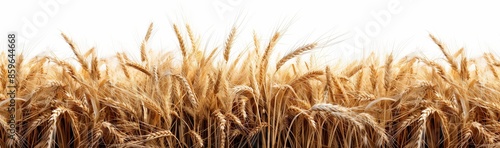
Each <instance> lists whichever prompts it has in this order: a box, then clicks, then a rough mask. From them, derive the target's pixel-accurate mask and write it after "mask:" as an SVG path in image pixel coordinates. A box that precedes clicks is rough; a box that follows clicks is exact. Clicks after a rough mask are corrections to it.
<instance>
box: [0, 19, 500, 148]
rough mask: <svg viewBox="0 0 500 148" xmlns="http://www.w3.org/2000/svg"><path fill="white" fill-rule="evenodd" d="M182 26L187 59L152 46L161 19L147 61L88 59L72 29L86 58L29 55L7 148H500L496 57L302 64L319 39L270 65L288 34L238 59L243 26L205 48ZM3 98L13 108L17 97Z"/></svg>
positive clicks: (20, 64) (20, 63) (1, 122)
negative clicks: (12, 135) (14, 131)
mask: <svg viewBox="0 0 500 148" xmlns="http://www.w3.org/2000/svg"><path fill="white" fill-rule="evenodd" d="M172 27H173V30H174V31H175V36H176V37H177V41H178V43H179V44H178V45H179V46H178V47H179V48H178V50H179V51H180V54H177V53H171V52H169V53H156V52H153V51H151V50H147V44H148V40H149V38H150V36H151V32H152V28H153V24H151V26H150V27H149V29H148V30H147V33H146V36H145V38H144V40H143V42H142V44H141V46H140V49H138V50H140V53H141V56H140V60H136V61H134V60H131V59H130V58H129V57H130V55H127V54H124V53H118V54H116V56H114V57H113V58H111V59H109V58H108V59H101V58H98V57H97V55H96V50H97V49H90V50H88V52H85V53H80V50H81V49H79V47H78V45H76V44H75V43H74V42H73V41H72V39H71V38H70V37H68V36H66V35H65V34H62V37H63V38H64V40H66V42H67V43H68V45H69V47H70V48H71V49H72V50H73V53H74V57H75V58H74V59H67V60H61V59H57V58H54V57H51V56H37V57H35V58H31V59H26V60H23V56H22V55H18V56H17V60H16V61H17V62H16V63H17V65H16V69H17V71H18V73H17V77H16V79H17V85H18V89H17V90H18V94H17V96H18V97H17V98H16V101H17V118H18V121H17V123H16V125H17V128H18V129H17V131H18V133H17V135H16V137H15V138H14V139H11V138H8V137H7V134H4V133H6V131H7V130H8V128H9V125H8V123H7V122H6V121H7V119H8V117H9V113H8V112H7V111H6V110H5V109H2V110H1V111H0V126H1V127H0V133H2V134H0V141H1V143H0V147H64V148H66V147H104V146H105V147H221V148H222V147H479V146H483V147H495V146H497V147H498V146H500V143H499V142H500V104H499V103H500V101H499V99H500V92H499V91H498V90H500V85H499V83H497V82H498V81H499V74H498V71H497V69H498V68H499V66H500V61H499V60H497V59H496V57H495V56H493V55H492V54H484V56H482V57H480V58H474V59H470V58H468V57H466V56H465V55H464V49H460V50H458V52H456V53H450V52H448V49H447V48H446V46H445V45H444V43H442V42H441V41H440V40H439V39H438V38H436V37H434V36H432V35H430V37H429V38H430V39H432V40H433V41H434V42H435V43H436V45H437V46H439V48H440V49H441V52H442V53H443V55H444V56H443V58H442V59H440V60H429V59H426V58H424V57H411V56H407V57H404V58H401V59H396V58H394V57H393V55H387V56H386V57H382V58H379V57H376V56H374V55H372V56H369V57H367V58H365V59H362V60H359V61H349V63H347V65H343V66H342V64H335V63H331V64H330V65H323V66H322V65H313V64H312V63H311V62H308V61H303V60H300V55H301V54H303V53H305V52H307V51H310V50H314V49H315V48H317V47H318V46H321V45H320V44H319V43H317V42H312V43H308V44H304V46H301V47H299V48H297V49H294V50H293V51H292V52H290V53H289V54H286V55H284V56H279V57H278V58H277V60H276V61H274V60H273V59H275V58H270V57H271V54H272V53H273V50H276V49H274V48H275V45H276V44H277V43H278V42H279V40H280V39H281V37H282V35H283V33H284V32H282V31H276V32H274V33H273V35H272V36H271V37H270V39H269V40H262V39H261V37H260V36H259V35H258V34H254V36H253V39H254V40H251V41H248V43H252V45H253V46H252V47H251V49H250V50H246V51H243V52H241V53H235V52H236V51H237V50H234V49H232V48H233V47H234V46H233V43H234V40H235V39H236V38H237V37H236V35H237V33H238V31H239V30H238V29H237V28H232V29H231V30H230V33H229V34H228V35H227V39H226V40H225V42H224V43H221V45H220V46H219V48H216V49H200V48H201V47H200V42H199V40H200V37H199V36H198V35H196V34H195V33H194V32H193V31H192V30H191V28H190V26H189V25H173V26H172ZM280 50H288V49H280ZM231 51H232V52H233V54H236V55H238V56H237V57H235V56H229V55H230V53H231ZM240 51H241V50H240ZM219 53H222V54H220V55H219ZM175 57H181V59H182V62H181V63H179V64H176V62H174V61H173V59H174V58H175ZM217 57H220V58H217ZM6 58H7V56H6V55H5V54H3V55H1V56H0V61H6ZM379 59H384V60H379ZM346 60H349V59H346ZM76 62H78V63H79V64H78V65H76V64H72V63H76ZM0 66H1V67H2V68H1V71H0V72H1V73H0V75H1V76H2V78H1V79H0V80H1V81H0V84H1V86H2V87H0V89H1V91H2V92H6V87H5V86H6V84H7V83H8V82H7V79H5V78H7V71H6V70H7V68H6V67H7V66H6V62H0ZM0 99H1V100H0V101H1V102H0V105H1V106H2V108H5V107H6V104H7V102H8V101H9V99H8V98H7V96H5V93H2V94H1V95H0Z"/></svg>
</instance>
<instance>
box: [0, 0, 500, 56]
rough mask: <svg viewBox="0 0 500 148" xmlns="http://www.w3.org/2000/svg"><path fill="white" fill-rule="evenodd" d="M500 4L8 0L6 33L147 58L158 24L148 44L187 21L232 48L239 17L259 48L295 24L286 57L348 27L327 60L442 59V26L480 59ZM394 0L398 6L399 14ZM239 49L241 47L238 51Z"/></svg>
mask: <svg viewBox="0 0 500 148" xmlns="http://www.w3.org/2000/svg"><path fill="white" fill-rule="evenodd" d="M499 6H500V5H499V4H497V3H494V2H487V1H465V0H463V1H458V0H442V1H432V0H418V1H417V0H383V1H373V0H351V1H344V0H331V1H319V0H310V1H303V0H302V1H299V0H274V1H266V0H251V1H250V0H249V1H244V0H185V1H171V0H167V1H154V0H142V1H133V2H132V1H119V0H107V1H99V0H85V1H84V0H81V1H69V0H30V1H28V0H18V1H13V0H8V1H7V0H5V1H1V2H0V20H1V22H2V23H0V34H1V35H2V36H5V37H3V38H4V39H5V40H6V39H7V37H6V36H7V33H8V32H11V31H15V32H17V33H18V34H19V36H20V37H22V39H21V40H19V42H20V43H19V47H20V48H21V49H22V51H23V54H25V55H29V56H36V55H39V54H53V55H56V56H58V57H61V58H68V57H72V53H71V50H70V48H69V46H68V45H67V44H65V42H64V39H63V38H62V37H61V35H60V33H61V32H64V33H66V34H67V35H69V36H70V37H71V38H72V39H73V40H74V41H75V42H76V43H77V44H78V46H79V48H80V50H82V52H83V51H85V50H88V49H89V48H91V47H96V49H97V50H98V51H99V54H100V56H101V57H107V56H110V55H113V54H114V53H116V52H127V53H129V54H131V55H133V56H134V57H136V58H138V57H139V56H138V55H137V54H138V53H139V46H140V43H141V41H142V39H143V38H144V34H145V32H146V30H147V28H148V25H149V23H150V22H153V23H154V30H153V36H152V38H151V41H150V45H149V46H148V47H149V48H152V49H153V50H164V51H175V52H178V51H177V49H178V43H177V40H176V38H175V34H174V33H173V29H172V24H174V23H176V24H179V25H180V26H181V27H182V26H183V25H184V24H185V23H189V24H190V25H191V26H192V28H193V30H194V31H195V34H197V35H199V36H200V37H201V40H202V46H203V47H207V49H213V47H216V46H221V47H222V45H223V42H224V39H225V38H226V36H227V34H228V32H229V30H230V28H231V27H232V26H233V25H236V26H238V32H239V33H238V36H237V39H236V43H237V45H236V48H237V50H239V51H242V50H243V49H245V48H246V47H251V43H252V38H251V37H252V32H253V31H255V32H256V33H257V34H258V35H259V36H260V37H262V39H263V41H262V43H263V44H265V43H267V39H269V38H270V36H271V35H272V33H273V32H274V31H276V30H278V29H280V28H284V27H286V26H289V27H288V29H287V31H286V33H285V36H284V37H283V38H282V40H281V42H280V43H279V44H278V46H277V51H276V53H277V54H279V55H283V54H285V53H287V52H289V51H290V50H292V49H293V47H297V46H300V45H301V44H304V43H308V42H311V41H317V40H320V41H324V40H326V39H331V38H334V37H336V36H339V35H342V34H343V36H342V38H341V39H343V41H344V42H341V43H338V44H335V45H331V46H327V47H325V48H321V49H318V50H316V53H317V57H320V59H324V60H325V59H326V61H327V62H329V61H334V60H349V59H355V58H360V57H363V56H367V54H369V53H370V52H372V51H376V53H381V54H386V53H389V52H393V53H395V54H396V56H398V57H402V56H405V55H407V54H423V55H425V56H428V57H431V58H442V55H441V54H440V53H439V50H438V48H437V46H436V45H434V44H433V43H432V41H431V40H430V38H429V37H428V34H429V33H432V34H434V35H436V36H437V37H438V38H440V39H441V40H442V41H443V42H445V43H446V44H447V45H448V47H449V49H450V50H451V51H456V50H458V49H459V48H460V47H465V49H466V51H467V55H468V56H471V57H474V56H478V55H481V53H482V52H493V53H495V54H497V53H496V52H497V51H500V50H499V49H500V43H499V42H500V21H498V20H499V19H500V17H499V14H500V9H499ZM391 7H394V8H397V10H398V11H397V12H395V13H390V10H391ZM384 12H385V14H387V13H389V14H390V19H388V18H387V17H384V18H385V19H384V21H377V19H378V18H377V17H380V15H379V16H377V14H382V13H384ZM27 26H31V27H27ZM367 26H368V28H369V29H368V31H366V30H367V29H366V27H367ZM375 26H378V28H376V27H375ZM370 27H371V28H370ZM26 28H30V29H31V32H29V31H26V30H27V29H26ZM182 29H184V28H182ZM357 29H359V30H361V32H362V33H365V34H366V33H367V32H370V31H371V32H372V34H371V35H367V36H368V40H369V41H367V40H363V42H360V40H358V42H356V36H357V35H359V32H356V30H357ZM28 30H29V29H28ZM33 30H34V31H33ZM183 31H184V32H185V30H183ZM373 32H375V33H373ZM186 39H187V38H186ZM360 43H361V44H360ZM0 49H4V50H5V49H6V47H5V46H2V48H0ZM237 54H238V52H237V51H236V49H235V52H233V54H232V55H231V56H232V57H235V56H236V55H237ZM279 55H275V56H279Z"/></svg>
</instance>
